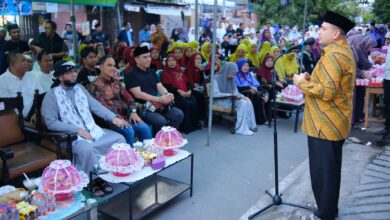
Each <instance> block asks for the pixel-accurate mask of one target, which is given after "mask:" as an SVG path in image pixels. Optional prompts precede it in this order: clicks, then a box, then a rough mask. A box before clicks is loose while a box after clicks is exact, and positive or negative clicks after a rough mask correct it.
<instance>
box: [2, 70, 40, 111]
mask: <svg viewBox="0 0 390 220" xmlns="http://www.w3.org/2000/svg"><path fill="white" fill-rule="evenodd" d="M36 89H38V90H39V93H42V88H41V86H40V85H39V83H38V81H37V80H36V78H35V77H34V74H33V73H31V72H26V73H25V74H24V76H23V78H22V79H19V78H18V77H17V76H15V75H14V74H12V73H11V72H10V71H9V69H7V71H6V72H5V73H4V74H3V75H1V76H0V94H1V96H2V97H5V98H12V97H16V96H17V93H18V92H22V96H23V106H24V107H23V116H24V117H26V116H27V115H28V113H29V112H30V109H31V107H32V104H33V101H34V93H35V90H36Z"/></svg>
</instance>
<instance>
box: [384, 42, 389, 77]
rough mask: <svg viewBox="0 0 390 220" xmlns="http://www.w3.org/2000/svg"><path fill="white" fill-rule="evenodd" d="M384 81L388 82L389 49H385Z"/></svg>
mask: <svg viewBox="0 0 390 220" xmlns="http://www.w3.org/2000/svg"><path fill="white" fill-rule="evenodd" d="M384 79H385V80H390V49H387V56H386V62H385V76H384Z"/></svg>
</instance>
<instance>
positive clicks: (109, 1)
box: [30, 0, 118, 7]
mask: <svg viewBox="0 0 390 220" xmlns="http://www.w3.org/2000/svg"><path fill="white" fill-rule="evenodd" d="M33 1H34V2H52V3H59V4H69V2H70V1H69V0H36V1H35V0H33ZM30 2H31V0H30ZM117 2H118V1H117V0H99V1H96V0H74V3H75V4H76V5H92V6H106V7H115V6H116V3H117Z"/></svg>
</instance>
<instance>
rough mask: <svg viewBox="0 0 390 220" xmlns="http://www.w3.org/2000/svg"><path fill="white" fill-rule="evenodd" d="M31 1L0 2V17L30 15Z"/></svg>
mask: <svg viewBox="0 0 390 220" xmlns="http://www.w3.org/2000/svg"><path fill="white" fill-rule="evenodd" d="M31 14H32V3H31V0H0V15H31Z"/></svg>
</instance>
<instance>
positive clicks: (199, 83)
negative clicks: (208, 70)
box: [184, 53, 206, 119]
mask: <svg viewBox="0 0 390 220" xmlns="http://www.w3.org/2000/svg"><path fill="white" fill-rule="evenodd" d="M184 74H185V75H186V77H187V80H188V84H189V87H190V88H193V90H192V94H193V95H194V96H195V98H196V102H197V104H198V114H199V119H205V112H206V109H205V106H206V104H205V101H204V94H203V92H202V91H203V90H202V89H204V88H203V77H204V71H203V68H202V56H201V55H200V54H199V53H194V54H192V56H191V58H190V59H189V60H188V62H187V66H186V69H185V72H184ZM199 88H200V89H199Z"/></svg>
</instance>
